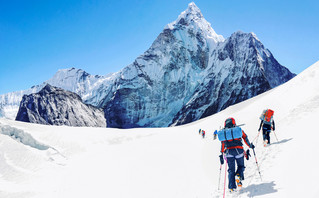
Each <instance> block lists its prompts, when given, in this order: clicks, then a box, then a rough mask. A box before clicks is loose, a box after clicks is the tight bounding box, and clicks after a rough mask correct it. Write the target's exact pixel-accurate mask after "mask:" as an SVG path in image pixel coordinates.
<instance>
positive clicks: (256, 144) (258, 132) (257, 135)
mask: <svg viewBox="0 0 319 198" xmlns="http://www.w3.org/2000/svg"><path fill="white" fill-rule="evenodd" d="M259 134H260V130H259V131H258V135H257V137H255V139H256V145H257V142H258V137H259ZM255 139H254V140H253V142H254V141H255Z"/></svg>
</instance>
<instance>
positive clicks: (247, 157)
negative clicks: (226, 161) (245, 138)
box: [245, 149, 251, 160]
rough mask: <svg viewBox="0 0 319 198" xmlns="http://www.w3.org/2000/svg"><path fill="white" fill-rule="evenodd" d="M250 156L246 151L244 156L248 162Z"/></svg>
mask: <svg viewBox="0 0 319 198" xmlns="http://www.w3.org/2000/svg"><path fill="white" fill-rule="evenodd" d="M250 156H251V155H250V152H249V149H247V151H246V154H245V157H246V160H249V157H250Z"/></svg>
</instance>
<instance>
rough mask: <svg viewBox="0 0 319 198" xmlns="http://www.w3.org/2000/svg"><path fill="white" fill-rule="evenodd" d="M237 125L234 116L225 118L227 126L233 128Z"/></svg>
mask: <svg viewBox="0 0 319 198" xmlns="http://www.w3.org/2000/svg"><path fill="white" fill-rule="evenodd" d="M235 126H236V122H235V119H234V118H227V119H226V120H225V126H224V127H225V128H233V127H235Z"/></svg>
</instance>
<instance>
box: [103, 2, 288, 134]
mask: <svg viewBox="0 0 319 198" xmlns="http://www.w3.org/2000/svg"><path fill="white" fill-rule="evenodd" d="M119 76H120V77H119V78H118V79H116V81H115V84H114V85H115V86H114V87H113V89H112V91H111V92H110V93H111V94H110V95H109V96H108V97H106V98H104V99H103V101H104V102H103V103H102V104H101V105H102V107H103V108H104V109H105V116H106V119H107V121H108V125H109V126H111V127H123V128H130V127H141V126H143V127H145V126H146V127H148V126H149V127H163V126H171V125H180V124H185V123H189V122H192V121H195V120H198V119H200V118H203V117H206V116H209V115H212V114H213V113H216V112H218V111H220V110H222V109H225V108H226V107H228V106H230V105H233V104H235V103H238V102H241V101H243V100H246V99H248V98H251V97H253V96H256V95H258V94H260V93H263V92H265V91H267V90H269V89H271V88H273V87H275V86H277V85H279V84H282V83H284V82H286V81H288V80H290V79H291V78H292V77H294V74H292V73H291V72H289V70H288V69H287V68H285V67H283V66H281V65H280V64H279V63H278V62H277V61H276V59H275V58H274V57H273V56H272V54H271V53H270V51H269V50H267V49H265V48H264V46H263V44H262V43H261V42H260V41H259V40H258V38H257V37H256V35H254V34H253V33H243V32H236V33H234V34H233V35H232V36H231V37H230V38H228V39H226V40H225V39H224V38H223V37H222V36H220V35H217V34H216V33H215V31H214V30H213V29H212V27H211V26H210V24H209V23H208V22H207V21H206V20H205V19H204V17H203V15H202V14H201V12H200V10H199V9H198V8H197V7H196V5H195V4H194V3H191V4H189V7H188V8H187V10H186V11H184V12H182V13H181V15H180V16H179V17H178V19H177V20H176V21H174V22H173V23H171V24H168V25H167V26H166V27H165V29H164V30H163V32H162V33H161V34H160V35H159V36H158V37H157V39H156V40H155V42H154V43H153V45H152V46H151V47H150V49H148V50H147V51H146V52H145V53H144V54H143V55H141V56H140V57H138V58H137V59H136V60H135V62H134V63H133V64H132V65H129V66H128V67H126V68H124V69H123V70H122V71H121V72H120V75H119Z"/></svg>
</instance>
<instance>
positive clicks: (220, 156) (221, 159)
mask: <svg viewBox="0 0 319 198" xmlns="http://www.w3.org/2000/svg"><path fill="white" fill-rule="evenodd" d="M219 160H220V164H221V165H223V164H224V158H223V155H219Z"/></svg>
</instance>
